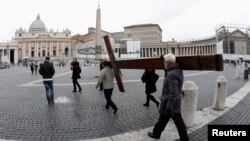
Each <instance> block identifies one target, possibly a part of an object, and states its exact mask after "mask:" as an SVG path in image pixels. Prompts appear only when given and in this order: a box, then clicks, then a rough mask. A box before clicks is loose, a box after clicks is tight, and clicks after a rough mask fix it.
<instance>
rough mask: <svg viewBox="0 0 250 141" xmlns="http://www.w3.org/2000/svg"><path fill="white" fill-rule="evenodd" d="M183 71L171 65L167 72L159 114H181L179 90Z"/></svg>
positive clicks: (177, 66) (176, 65) (175, 65)
mask: <svg viewBox="0 0 250 141" xmlns="http://www.w3.org/2000/svg"><path fill="white" fill-rule="evenodd" d="M183 78H184V77H183V71H182V70H181V69H180V67H179V65H178V64H177V63H175V64H173V65H172V66H171V67H170V68H169V69H168V70H167V74H166V77H165V79H164V84H163V89H162V95H161V97H160V99H161V105H160V109H159V113H160V114H163V115H166V114H172V115H174V114H177V113H181V90H182V84H183Z"/></svg>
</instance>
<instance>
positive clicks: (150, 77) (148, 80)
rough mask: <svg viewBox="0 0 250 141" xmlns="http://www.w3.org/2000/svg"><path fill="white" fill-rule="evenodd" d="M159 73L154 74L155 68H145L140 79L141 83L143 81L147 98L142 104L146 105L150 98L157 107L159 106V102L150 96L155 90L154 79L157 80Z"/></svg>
mask: <svg viewBox="0 0 250 141" xmlns="http://www.w3.org/2000/svg"><path fill="white" fill-rule="evenodd" d="M158 78H159V75H157V74H155V70H149V69H146V70H145V72H144V73H143V75H142V77H141V80H142V82H143V83H145V88H146V91H145V93H146V94H147V100H146V103H145V104H143V105H144V106H146V107H148V106H149V102H150V100H152V101H153V102H154V103H155V104H156V106H157V108H158V106H159V102H158V101H157V100H156V99H155V98H154V96H152V95H151V94H152V93H154V92H156V85H155V83H156V81H157V80H158Z"/></svg>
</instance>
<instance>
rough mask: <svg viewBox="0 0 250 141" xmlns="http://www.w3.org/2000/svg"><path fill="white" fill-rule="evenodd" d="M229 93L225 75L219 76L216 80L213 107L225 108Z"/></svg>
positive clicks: (216, 108) (217, 108)
mask: <svg viewBox="0 0 250 141" xmlns="http://www.w3.org/2000/svg"><path fill="white" fill-rule="evenodd" d="M226 95H227V79H226V77H225V76H219V77H218V79H217V80H216V88H215V94H214V102H213V105H212V108H213V109H215V110H224V107H225V101H226Z"/></svg>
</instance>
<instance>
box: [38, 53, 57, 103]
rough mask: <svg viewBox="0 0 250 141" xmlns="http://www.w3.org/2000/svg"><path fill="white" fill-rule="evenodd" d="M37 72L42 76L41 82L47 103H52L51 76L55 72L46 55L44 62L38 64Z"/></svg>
mask: <svg viewBox="0 0 250 141" xmlns="http://www.w3.org/2000/svg"><path fill="white" fill-rule="evenodd" d="M39 73H40V74H41V75H42V77H43V84H44V86H45V90H46V96H47V100H48V104H49V105H50V104H54V89H53V79H52V77H53V76H54V74H55V69H54V66H53V64H52V63H51V62H50V58H49V57H46V58H45V61H44V63H43V64H40V69H39Z"/></svg>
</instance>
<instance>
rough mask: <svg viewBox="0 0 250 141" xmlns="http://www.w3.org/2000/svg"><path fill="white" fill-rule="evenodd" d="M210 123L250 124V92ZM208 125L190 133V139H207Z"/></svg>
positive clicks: (198, 140)
mask: <svg viewBox="0 0 250 141" xmlns="http://www.w3.org/2000/svg"><path fill="white" fill-rule="evenodd" d="M209 125H250V93H249V94H248V95H247V96H246V97H245V98H244V99H243V100H242V101H240V102H239V103H238V104H237V105H236V106H235V107H233V108H232V109H230V110H229V111H228V112H226V113H225V114H223V115H222V116H220V117H219V118H217V119H215V120H214V121H212V122H210V123H209ZM207 129H208V127H207V125H205V126H203V127H202V128H200V129H198V130H196V131H195V132H193V133H191V134H190V135H189V138H190V141H207V135H208V133H207V132H208V130H207Z"/></svg>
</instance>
